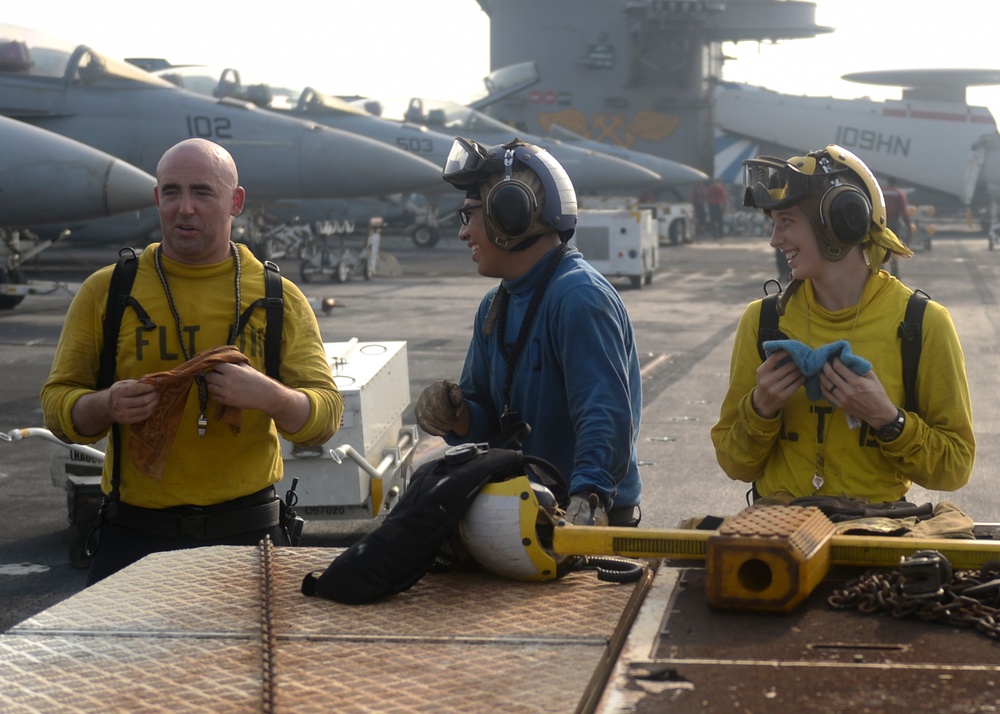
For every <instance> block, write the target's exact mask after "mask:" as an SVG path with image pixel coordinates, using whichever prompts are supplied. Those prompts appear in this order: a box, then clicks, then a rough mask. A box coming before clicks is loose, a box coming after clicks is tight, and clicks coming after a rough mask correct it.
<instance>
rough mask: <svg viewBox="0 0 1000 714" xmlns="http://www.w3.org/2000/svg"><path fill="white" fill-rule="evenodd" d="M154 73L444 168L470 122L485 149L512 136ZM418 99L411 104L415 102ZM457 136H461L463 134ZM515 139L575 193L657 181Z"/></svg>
mask: <svg viewBox="0 0 1000 714" xmlns="http://www.w3.org/2000/svg"><path fill="white" fill-rule="evenodd" d="M154 74H155V75H156V76H158V77H161V78H163V79H167V80H169V81H171V82H174V83H176V84H178V85H179V86H182V87H184V88H186V89H190V90H191V91H196V92H201V93H206V94H211V95H213V96H216V97H232V98H237V99H242V100H245V101H250V102H252V103H254V104H257V105H258V106H261V107H265V108H267V109H270V110H271V111H275V112H278V113H281V114H286V115H291V116H294V117H297V118H299V119H303V120H307V121H313V122H316V123H317V124H322V125H324V126H328V127H333V128H337V129H342V130H344V131H349V132H352V133H355V134H360V135H362V136H366V137H369V138H371V139H375V140H377V141H381V142H384V143H387V144H390V145H392V146H396V147H399V148H401V149H403V150H405V151H408V152H411V153H414V154H417V155H419V156H422V157H424V158H426V159H428V160H429V161H431V162H432V163H434V164H436V165H437V166H444V163H445V160H446V159H447V158H448V152H449V151H450V150H451V145H452V142H453V141H454V139H455V136H457V135H459V134H462V130H463V129H470V130H471V129H472V128H473V126H472V124H473V123H476V126H475V127H474V128H475V130H476V134H475V135H472V136H471V138H475V139H476V140H477V141H480V142H481V143H484V144H487V145H490V144H500V143H503V142H506V141H510V139H511V138H513V137H514V135H515V134H517V132H516V131H515V130H514V129H512V128H511V127H509V126H506V125H504V124H502V123H501V122H498V121H496V120H495V119H490V118H489V117H487V116H486V115H485V114H481V113H480V112H477V111H476V110H474V109H470V108H466V107H462V108H463V109H464V110H465V111H466V112H468V113H470V114H471V116H472V117H474V118H473V119H471V120H470V119H469V118H468V116H469V115H465V116H464V118H463V121H464V122H465V124H464V126H461V127H459V126H457V125H456V124H455V122H454V120H453V119H452V120H450V121H442V122H437V123H435V124H431V121H433V119H434V117H436V116H437V114H431V115H428V114H422V113H414V112H412V111H411V112H410V113H409V114H408V115H407V116H406V117H401V116H398V115H397V116H390V115H386V114H384V113H383V114H381V115H376V114H373V113H371V112H370V111H368V109H367V107H366V104H367V102H353V103H348V102H346V101H344V100H342V99H340V98H338V97H333V96H329V95H326V94H324V93H322V92H320V91H318V90H316V89H315V88H313V87H306V88H305V89H304V90H302V91H301V92H295V91H293V90H288V89H283V88H278V87H273V86H271V85H267V84H249V85H244V83H243V82H242V80H241V77H240V74H239V72H238V71H237V70H235V69H232V68H227V69H225V70H223V71H222V72H221V73H220V74H216V75H215V76H218V77H219V79H218V81H217V82H216V83H215V84H214V85H213V84H212V82H211V77H212V76H213V73H212V70H211V69H209V68H207V67H199V66H190V65H188V66H181V67H171V68H168V69H164V70H159V71H157V72H155V73H154ZM424 101H425V100H419V99H418V100H412V102H417V103H422V102H424ZM412 102H411V103H412ZM428 103H429V102H428ZM438 105H440V106H445V105H449V106H450V105H451V103H436V104H435V107H437V106H438ZM454 106H455V107H460V106H461V105H457V104H455V105H454ZM462 135H463V136H467V134H462ZM520 138H523V139H524V140H525V141H533V143H539V144H540V145H546V148H547V149H549V151H550V153H552V155H553V156H555V157H556V158H557V159H558V160H559V161H560V163H562V164H563V166H564V167H565V168H566V171H567V173H569V175H570V177H571V178H572V179H573V183H574V185H575V186H576V189H577V191H580V192H581V193H597V192H602V191H620V190H630V189H638V188H647V187H649V185H650V183H652V182H656V181H657V180H658V177H657V176H655V175H653V174H654V173H655V172H652V171H649V170H643V168H642V167H636V166H631V165H629V164H628V162H627V161H623V160H621V159H616V158H614V157H610V158H609V157H608V156H607V155H606V154H603V153H600V152H598V151H595V150H593V149H592V148H590V149H577V148H576V147H571V146H563V145H561V144H560V142H557V141H552V140H545V139H539V138H537V137H535V138H534V139H533V138H532V137H529V136H527V135H526V134H525V136H522V137H520ZM556 145H558V148H556ZM433 189H438V192H445V191H448V190H450V187H449V186H448V185H447V184H445V183H444V182H443V181H441V182H439V183H438V185H435V186H433V187H428V189H425V190H423V191H422V193H427V192H428V191H432V190H433Z"/></svg>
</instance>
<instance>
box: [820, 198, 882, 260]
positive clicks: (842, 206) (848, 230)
mask: <svg viewBox="0 0 1000 714" xmlns="http://www.w3.org/2000/svg"><path fill="white" fill-rule="evenodd" d="M819 216H820V221H821V222H822V223H823V225H824V226H827V227H828V228H829V229H830V231H831V232H832V233H833V236H834V237H836V239H837V240H838V241H840V242H841V243H843V244H844V245H848V246H851V245H856V244H857V243H860V242H861V241H862V240H863V239H864V237H865V236H866V235H868V229H869V228H870V227H871V221H872V204H871V202H870V201H869V200H868V197H867V196H866V195H865V194H864V192H863V191H861V190H860V189H859V188H857V187H856V186H852V185H851V184H839V185H836V186H831V187H830V188H829V189H828V190H827V192H826V193H825V194H823V198H821V199H820V202H819Z"/></svg>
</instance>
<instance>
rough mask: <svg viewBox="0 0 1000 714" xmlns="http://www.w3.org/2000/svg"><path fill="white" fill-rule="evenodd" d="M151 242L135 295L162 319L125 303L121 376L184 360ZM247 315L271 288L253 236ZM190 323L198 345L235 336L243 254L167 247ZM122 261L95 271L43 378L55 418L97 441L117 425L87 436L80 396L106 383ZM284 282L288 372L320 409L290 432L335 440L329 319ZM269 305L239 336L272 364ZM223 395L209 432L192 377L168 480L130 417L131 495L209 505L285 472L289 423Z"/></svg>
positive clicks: (155, 503) (106, 484) (192, 344)
mask: <svg viewBox="0 0 1000 714" xmlns="http://www.w3.org/2000/svg"><path fill="white" fill-rule="evenodd" d="M156 248H157V245H156V244H154V245H151V246H150V247H149V248H147V249H146V250H145V251H144V252H143V253H142V255H141V256H140V257H139V267H138V273H137V274H136V279H135V284H134V285H133V287H132V291H131V295H132V297H133V298H135V299H136V300H137V301H138V302H139V304H140V305H141V306H142V307H143V308H144V309H145V311H146V312H147V313H148V314H149V317H150V319H151V320H152V322H153V323H155V325H156V327H155V329H153V330H143V329H141V327H142V323H141V322H140V320H139V319H138V317H137V315H136V312H135V310H133V309H132V308H131V307H126V308H125V314H124V317H123V318H122V323H121V330H120V331H119V336H118V351H117V366H116V372H115V380H116V381H118V380H122V379H139V378H140V377H142V376H143V375H146V374H149V373H151V372H161V371H165V370H169V369H173V368H175V367H177V366H179V365H181V364H183V363H184V361H185V357H184V351H183V350H182V349H181V346H180V344H179V343H178V337H177V327H176V325H175V322H174V317H173V315H172V313H171V311H170V307H169V304H168V302H167V298H166V294H165V292H164V289H163V286H162V284H161V283H160V279H159V277H158V276H157V274H156V267H155V265H154V261H153V251H154V250H155V249H156ZM238 248H239V251H240V258H241V263H242V279H241V281H240V283H241V285H240V292H241V300H240V314H241V315H242V313H243V311H244V310H246V309H247V307H249V306H250V304H251V303H253V302H254V301H255V300H257V299H259V298H262V297H264V292H265V286H264V266H263V264H262V263H261V262H260V261H259V260H257V259H256V258H255V257H254V256H253V255H252V254H251V253H250V251H249V249H248V248H247V247H246V246H245V245H242V244H238ZM161 258H162V265H163V270H164V274H165V275H166V278H167V283H168V284H169V286H170V292H171V293H172V295H173V298H174V303H175V305H176V307H177V313H178V315H179V316H180V319H181V321H182V323H183V324H182V326H181V331H182V333H183V335H184V339H185V340H187V341H188V345H189V346H188V352H189V354H192V355H194V354H196V353H198V352H201V351H204V350H206V349H209V348H212V347H218V346H221V345H225V344H226V343H227V341H228V339H229V331H230V325H231V324H232V322H233V317H234V311H235V287H234V284H233V283H234V274H235V273H234V261H233V259H232V257H229V258H227V259H226V260H224V261H222V262H221V263H215V264H212V265H198V266H192V265H184V264H181V263H177V262H174V261H172V260H170V259H169V258H167V257H166V256H161ZM113 270H114V266H108V267H106V268H102V269H101V270H99V271H97V272H96V273H94V274H93V275H91V276H90V277H89V278H87V280H86V281H85V282H84V283H83V286H82V287H81V289H80V291H79V293H77V295H76V297H75V298H74V299H73V303H72V305H71V306H70V309H69V312H68V313H67V315H66V322H65V324H64V326H63V332H62V335H61V336H60V338H59V346H58V347H57V349H56V355H55V360H54V363H53V366H52V373H51V374H50V376H49V379H48V382H46V384H45V386H44V387H43V388H42V411H43V413H44V416H45V424H46V426H48V427H49V428H50V429H51V430H52V431H53V432H55V433H56V434H58V435H59V436H60V437H62V438H64V439H68V440H69V441H72V442H76V443H81V444H88V443H93V442H95V441H98V440H100V439H101V438H103V437H104V436H106V435H107V436H108V438H109V442H110V440H111V439H112V438H113V437H112V436H110V435H109V432H110V431H111V430H110V429H108V430H106V431H105V432H104V433H101V434H96V435H94V436H84V435H82V434H79V433H77V432H76V430H75V429H74V428H73V420H72V417H71V414H72V411H73V405H74V404H76V401H77V400H78V399H79V398H80V397H82V396H83V395H85V394H88V393H90V392H93V391H95V386H96V384H97V377H98V372H99V366H100V355H101V348H102V344H103V334H104V333H103V322H104V314H105V309H106V306H107V293H108V289H109V285H110V282H111V274H112V272H113ZM282 281H283V286H282V288H283V296H282V297H283V299H284V318H283V326H282V333H281V378H282V382H283V383H284V384H285V385H286V386H288V387H291V388H293V389H296V390H298V391H300V392H303V393H304V394H305V395H306V396H308V397H309V404H310V416H309V420H308V421H307V422H306V424H305V426H303V427H302V429H300V430H299V431H297V432H295V433H284V432H282V434H281V435H282V436H283V437H284V438H286V439H288V440H289V441H291V442H294V443H299V444H306V445H314V444H322V443H324V442H326V441H327V440H329V439H330V438H331V437H332V436H333V435H334V433H335V432H336V430H337V427H338V426H339V424H340V419H341V415H342V414H343V411H344V399H343V397H342V395H341V394H340V392H339V391H338V390H337V387H336V385H335V384H334V381H333V377H332V375H331V372H330V367H329V365H328V364H327V360H326V354H325V352H324V349H323V341H322V337H321V336H320V332H319V326H318V324H317V322H316V317H315V315H314V314H313V311H312V308H311V307H310V306H309V303H308V301H307V300H306V298H305V296H304V295H303V294H302V292H301V291H300V290H299V289H298V288H297V287H296V286H295V285H294V284H293V283H291V282H289V281H288V280H285V279H282ZM265 325H266V316H265V310H264V308H263V307H258V308H256V309H255V310H254V311H253V314H252V316H251V317H250V321H249V322H248V323H247V326H246V328H245V329H244V330H243V332H242V333H241V334H240V335H239V336H238V337H237V340H236V347H238V348H239V349H240V351H241V352H243V354H245V355H246V356H247V357H248V358H249V359H250V364H251V365H252V366H253V367H254V368H255V369H257V370H258V371H261V372H264V371H265V368H264V328H265ZM217 407H218V405H217V404H216V403H215V402H213V401H212V399H211V398H209V402H208V407H207V409H206V410H205V415H206V416H207V417H208V429H207V432H206V435H205V436H198V428H197V420H198V416H199V411H200V405H199V401H198V388H197V384H196V383H195V384H192V386H191V390H190V393H189V394H188V398H187V403H186V406H185V409H184V415H183V417H182V419H181V422H180V425H179V426H178V428H177V433H176V435H175V438H174V442H173V445H172V447H171V449H170V452H169V455H168V457H167V461H166V465H165V468H164V472H163V479H162V481H157V480H155V479H152V478H150V477H148V476H146V475H144V474H142V473H140V472H139V471H138V470H137V469H136V467H135V466H134V464H133V463H132V461H131V459H130V458H129V452H128V443H129V426H128V425H125V424H123V425H121V435H122V464H121V500H122V501H123V502H124V503H128V504H130V505H133V506H140V507H144V508H166V507H170V506H178V505H196V506H205V505H211V504H215V503H222V502H224V501H229V500H232V499H234V498H238V497H240V496H246V495H249V494H251V493H255V492H257V491H259V490H261V489H263V488H265V487H267V486H268V485H270V484H273V483H275V482H277V481H279V480H281V477H282V474H283V464H282V460H281V447H280V442H279V440H278V430H277V429H276V426H275V424H274V421H273V420H272V419H271V418H270V417H269V416H267V414H265V413H264V412H262V411H258V410H251V409H246V410H243V414H242V428H241V430H240V432H239V433H234V432H233V430H232V429H231V428H230V426H229V425H228V424H226V423H224V422H222V421H217V420H215V419H214V417H215V415H216V409H217ZM112 461H113V448H112V446H111V444H110V443H109V446H108V449H107V455H106V457H105V461H104V477H103V481H102V487H103V489H104V491H105V493H108V492H110V490H111V473H112Z"/></svg>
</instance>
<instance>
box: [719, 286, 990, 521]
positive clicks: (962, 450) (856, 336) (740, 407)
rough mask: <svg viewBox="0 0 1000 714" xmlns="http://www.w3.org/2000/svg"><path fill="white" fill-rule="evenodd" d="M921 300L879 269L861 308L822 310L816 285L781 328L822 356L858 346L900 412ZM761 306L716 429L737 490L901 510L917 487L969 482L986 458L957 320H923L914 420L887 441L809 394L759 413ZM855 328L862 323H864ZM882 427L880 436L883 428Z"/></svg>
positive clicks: (805, 289) (737, 355) (746, 333)
mask: <svg viewBox="0 0 1000 714" xmlns="http://www.w3.org/2000/svg"><path fill="white" fill-rule="evenodd" d="M912 292H913V291H912V290H910V289H909V288H907V287H906V286H905V285H903V284H902V283H900V282H899V281H898V280H896V278H894V277H892V276H890V275H889V274H888V273H887V272H886V271H884V270H883V271H880V272H879V273H878V274H877V275H874V276H872V277H870V278H869V280H868V282H867V284H866V285H865V289H864V293H863V294H862V296H861V303H860V311H859V310H858V306H857V305H854V306H851V307H849V308H846V309H843V310H837V311H833V312H831V311H829V310H826V309H824V308H823V307H821V306H820V305H819V304H818V303H817V302H816V298H815V294H814V292H813V287H812V282H811V281H809V280H807V281H805V283H803V284H802V286H801V287H800V288H799V290H798V292H797V293H796V294H795V295H793V296H792V298H791V300H789V302H788V306H787V308H786V311H785V314H784V315H783V316H782V317H781V318H780V320H779V323H778V325H779V327H780V329H781V331H782V332H783V333H784V334H785V335H786V336H787V337H788V339H790V340H799V341H801V342H803V343H805V344H806V345H808V346H809V347H811V348H813V349H815V348H817V347H821V346H823V345H826V344H829V343H831V342H835V341H837V340H841V339H843V340H847V341H848V342H850V345H851V352H853V353H854V354H856V355H858V356H860V357H864V358H865V359H867V360H868V361H869V362H871V364H872V368H873V370H874V372H875V375H876V376H877V377H878V379H879V381H880V382H881V383H882V385H883V386H884V387H885V391H886V393H887V394H888V396H889V398H890V399H891V400H892V401H893V403H894V404H896V405H897V406H899V407H900V408H903V407H904V406H905V402H906V396H905V388H904V386H903V364H902V356H901V352H900V338H899V335H898V328H899V324H900V323H901V322H902V321H903V316H904V314H905V312H906V303H907V300H908V299H909V297H910V295H911V294H912ZM760 306H761V301H760V300H757V301H755V302H752V303H751V304H750V305H749V306H748V307H747V309H746V311H745V312H744V313H743V317H742V318H741V319H740V324H739V327H738V328H737V332H736V339H735V343H734V345H733V356H732V363H731V365H730V380H729V391H728V392H727V393H726V397H725V400H724V401H723V403H722V410H721V414H720V417H719V421H718V423H717V424H716V425H715V426H714V427H713V428H712V441H713V442H714V444H715V451H716V456H717V458H718V461H719V464H720V465H721V466H722V468H723V470H724V471H725V472H726V474H727V475H728V476H729V477H730V478H731V479H734V480H737V481H745V482H752V481H756V482H757V490H758V492H759V493H760V495H761V496H764V497H773V496H775V495H779V497H780V494H782V492H784V493H786V494H791V496H793V497H800V496H808V495H811V494H812V493H813V492H814V490H815V487H814V486H813V484H812V480H813V475H814V474H816V473H817V472H818V474H819V476H820V477H821V478H822V479H823V485H822V486H821V487H820V489H819V490H818V491H816V493H817V494H820V495H836V496H840V495H847V496H851V497H854V498H863V499H866V500H868V501H869V502H872V503H880V502H883V501H895V500H898V499H900V498H902V497H903V496H904V494H905V493H906V492H907V490H908V489H909V487H910V485H911V483H916V484H919V485H920V486H923V487H924V488H927V489H932V490H940V491H954V490H956V489H958V488H961V487H962V486H964V485H965V484H966V483H968V480H969V476H970V474H971V473H972V464H973V461H974V459H975V453H976V442H975V436H974V434H973V430H972V406H971V404H970V401H969V385H968V381H967V379H966V374H965V356H964V355H963V353H962V346H961V345H960V344H959V341H958V335H957V333H956V332H955V326H954V324H953V323H952V321H951V316H950V315H949V314H948V311H947V310H946V309H945V308H944V307H942V306H941V305H940V304H938V303H935V302H929V303H928V304H927V309H926V312H925V313H924V318H923V329H922V332H921V335H922V352H921V357H920V365H919V369H918V371H917V401H918V407H919V408H918V410H917V412H916V413H914V412H907V413H906V425H905V427H904V429H903V433H902V434H901V435H900V436H899V437H898V438H897V439H895V440H894V441H892V442H889V443H881V442H879V441H878V440H877V439H876V438H875V436H874V434H872V429H871V427H869V425H868V424H865V423H863V422H862V423H861V425H860V427H857V428H853V429H852V428H851V427H850V426H849V424H848V420H847V418H846V416H845V415H844V413H843V412H842V411H841V410H840V409H834V408H833V406H832V405H831V404H830V403H829V402H827V401H826V400H825V399H820V400H818V401H815V402H814V401H810V400H809V399H808V398H807V397H806V390H805V387H804V386H803V387H802V388H800V389H799V390H798V391H797V392H796V393H795V394H794V395H793V396H792V398H791V399H790V400H789V401H788V403H787V404H785V406H784V408H783V409H782V410H781V412H780V413H779V414H778V415H777V416H776V417H774V418H773V419H765V418H763V417H761V416H760V415H758V414H757V413H756V412H755V411H754V409H753V406H752V405H751V394H752V392H753V390H754V388H755V387H756V385H757V368H758V367H759V366H760V364H761V359H760V354H759V353H758V351H757V330H758V326H759V320H760ZM855 318H856V319H857V322H856V323H855ZM878 426H881V424H879V425H878ZM817 464H819V466H818V467H817Z"/></svg>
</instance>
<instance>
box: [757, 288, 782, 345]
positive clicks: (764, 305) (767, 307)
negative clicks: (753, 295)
mask: <svg viewBox="0 0 1000 714" xmlns="http://www.w3.org/2000/svg"><path fill="white" fill-rule="evenodd" d="M780 297H781V293H780V292H779V293H773V294H771V295H767V296H766V297H765V298H764V299H763V300H761V303H760V324H759V326H758V328H757V353H758V354H759V355H760V361H761V362H763V361H764V360H766V359H767V353H766V352H764V343H765V342H768V341H770V340H784V339H787V338H786V337H785V333H784V332H782V331H781V330H780V329H778V298H780Z"/></svg>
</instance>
